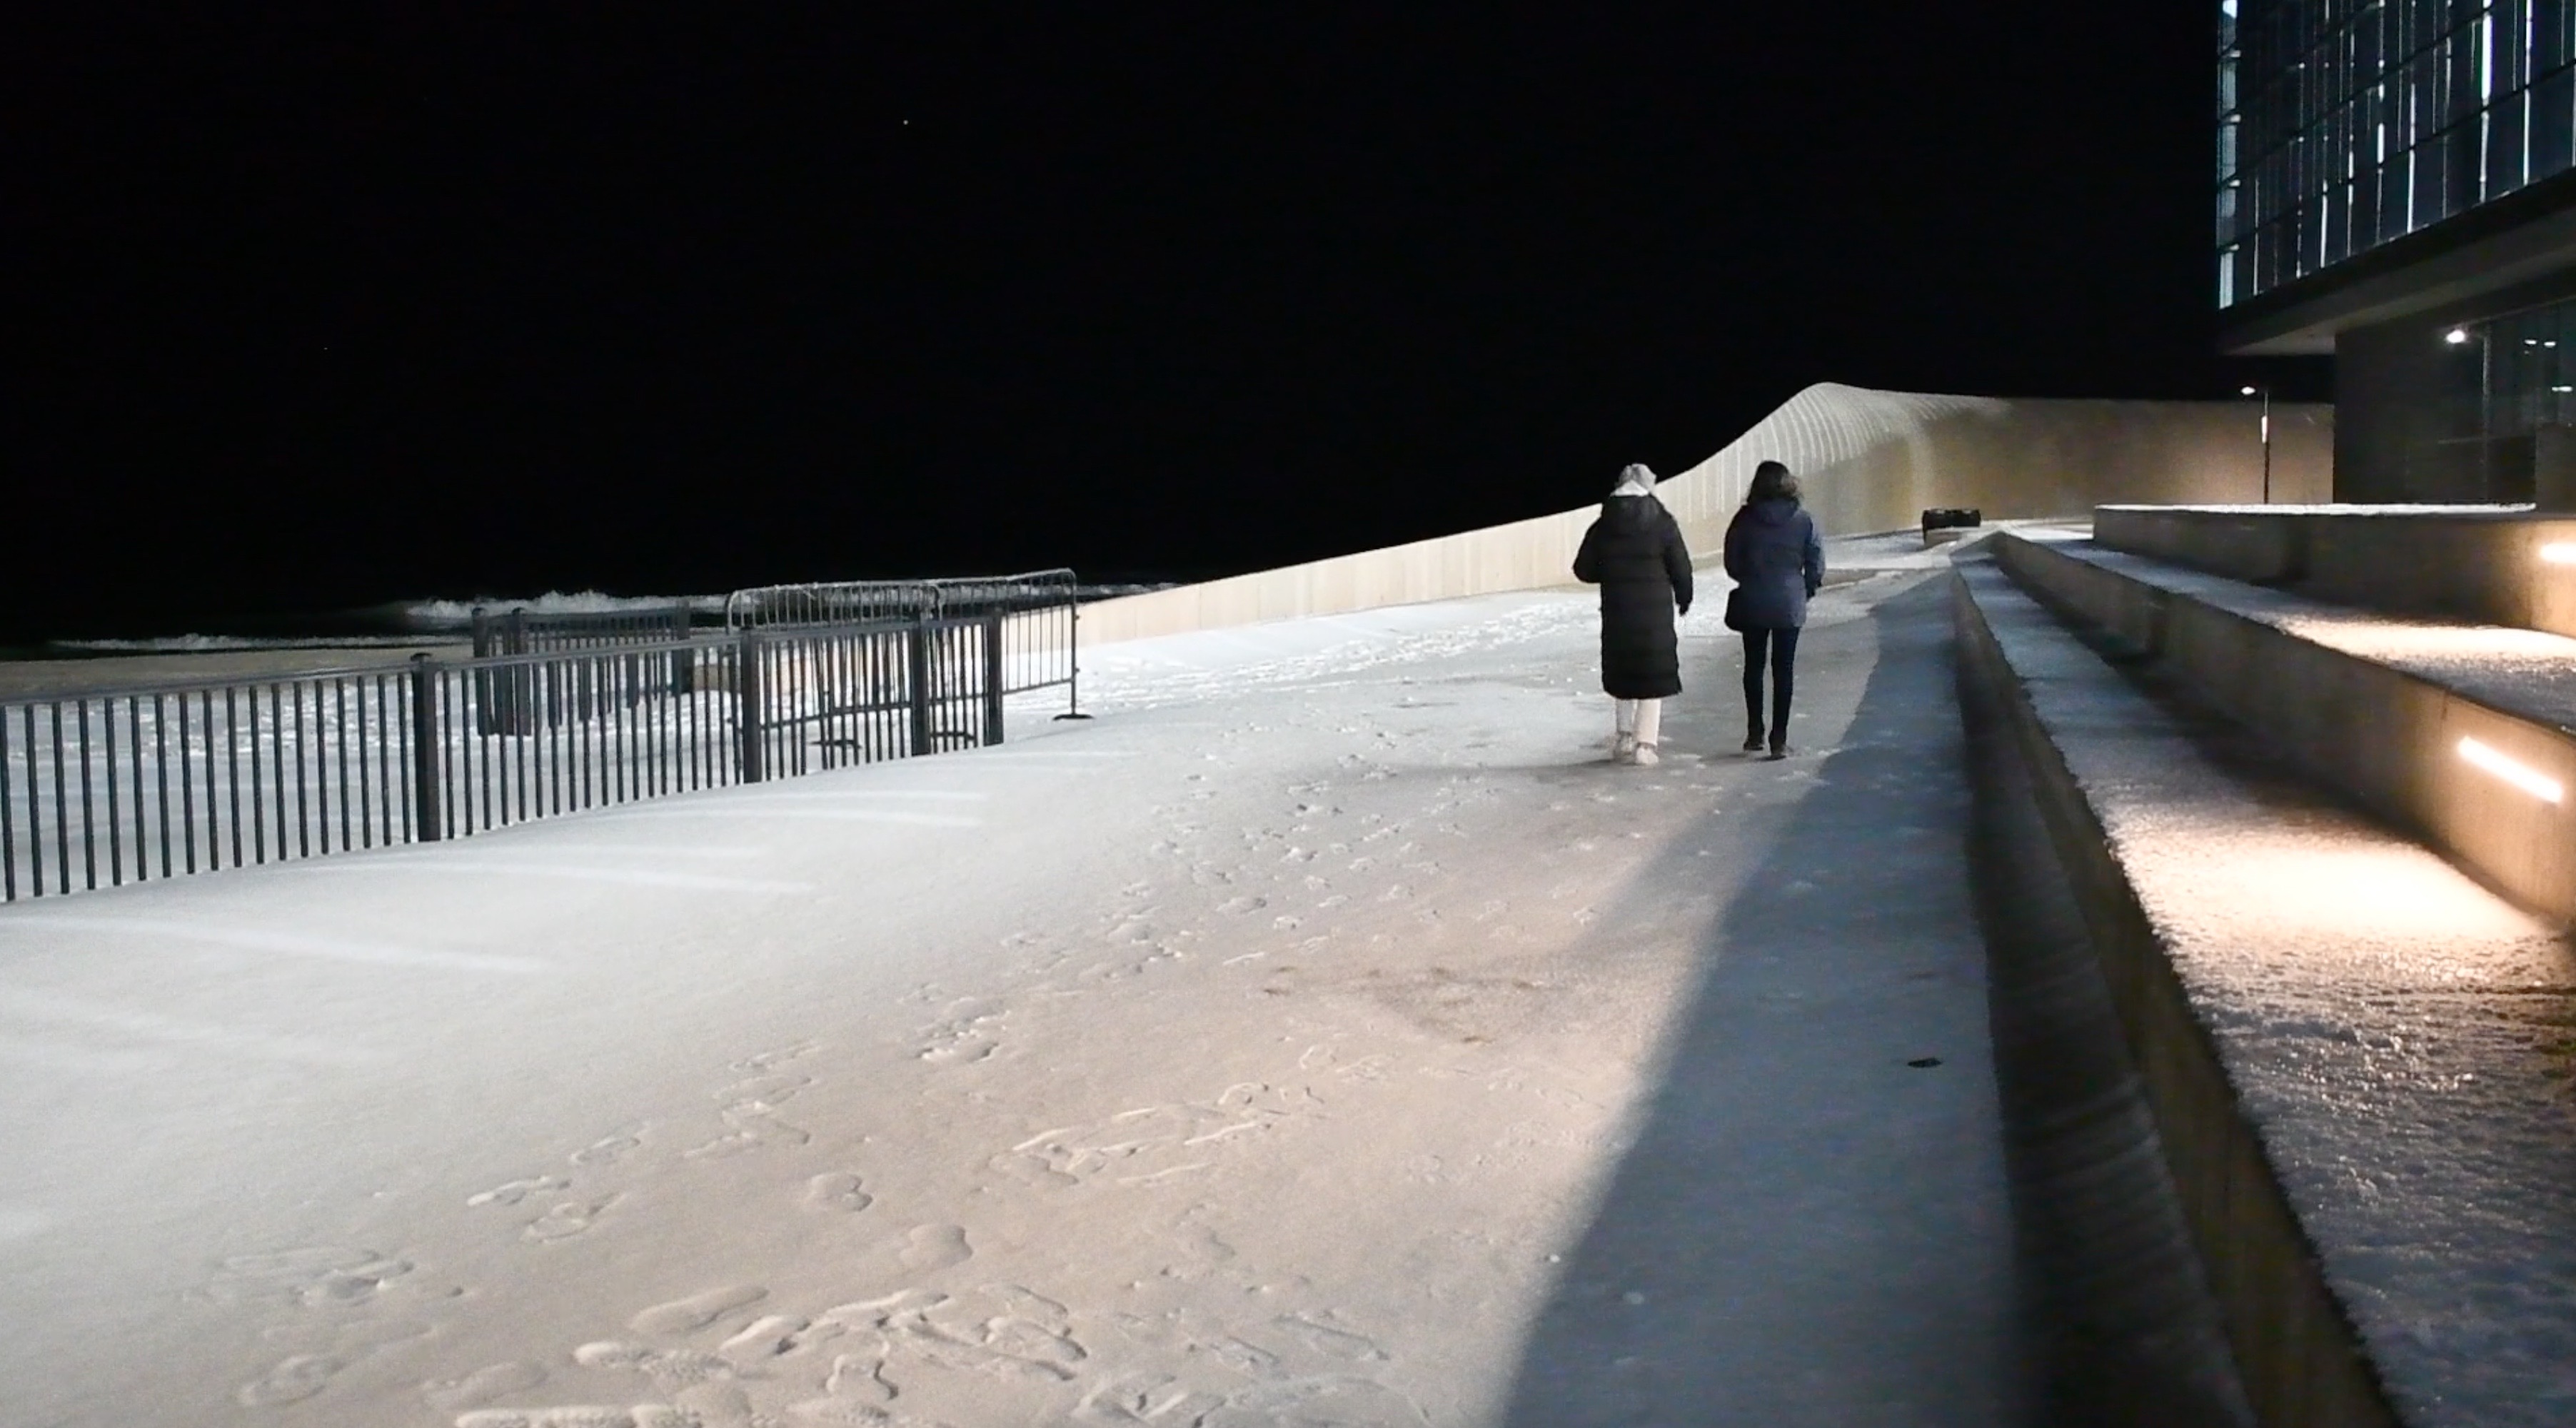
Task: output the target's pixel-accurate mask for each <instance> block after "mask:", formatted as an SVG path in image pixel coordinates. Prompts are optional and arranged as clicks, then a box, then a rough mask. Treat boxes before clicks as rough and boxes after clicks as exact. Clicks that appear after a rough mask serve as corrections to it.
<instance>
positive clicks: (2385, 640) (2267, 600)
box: [1992, 533, 2576, 922]
mask: <svg viewBox="0 0 2576 1428" xmlns="http://www.w3.org/2000/svg"><path fill="white" fill-rule="evenodd" d="M1992 548H1993V549H1994V551H1995V553H1996V558H1997V559H1999V560H2000V561H2002V562H2003V564H2004V567H2005V568H2006V569H2007V570H2009V571H2011V572H2012V574H2013V575H2014V576H2015V578H2017V579H2019V580H2021V581H2022V582H2023V583H2024V584H2025V585H2027V586H2029V587H2030V588H2031V589H2033V590H2035V591H2037V592H2038V593H2039V594H2040V595H2041V596H2042V597H2043V598H2045V599H2047V600H2049V601H2051V602H2052V603H2054V604H2056V605H2058V606H2060V607H2062V608H2064V609H2067V610H2069V611H2072V612H2074V613H2076V614H2078V615H2079V616H2081V617H2082V618H2083V619H2085V620H2087V621H2089V622H2091V623H2093V624H2095V625H2099V626H2102V627H2104V628H2105V629H2108V630H2110V631H2111V632H2113V633H2115V634H2116V635H2118V636H2119V637H2120V638H2122V639H2123V640H2124V641H2125V642H2127V644H2128V645H2129V646H2130V647H2131V648H2132V649H2133V650H2134V651H2135V652H2137V653H2139V654H2141V655H2144V656H2146V657H2149V658H2152V659H2155V660H2157V661H2158V662H2159V663H2160V664H2161V665H2162V666H2163V667H2164V668H2166V669H2167V670H2169V671H2170V672H2171V673H2172V674H2173V675H2174V677H2176V678H2177V679H2179V680H2181V681H2183V682H2184V683H2186V684H2188V685H2190V686H2191V687H2192V688H2193V689H2194V690H2196V691H2198V693H2199V694H2200V696H2201V697H2202V698H2204V699H2206V700H2207V701H2208V702H2209V703H2210V704H2211V705H2212V706H2213V707H2215V708H2217V709H2218V710H2220V711H2221V712H2223V713H2225V714H2226V715H2227V716H2228V717H2230V718H2232V719H2235V720H2237V721H2238V722H2240V723H2243V724H2245V725H2247V726H2249V727H2251V728H2254V729H2258V730H2261V731H2262V732H2263V733H2264V734H2265V735H2266V736H2267V737H2269V738H2270V739H2272V740H2273V741H2274V742H2275V743H2277V744H2278V745H2279V747H2280V748H2281V749H2282V750H2283V751H2284V752H2285V753H2286V754H2288V755H2289V757H2290V758H2292V759H2293V760H2295V761H2296V762H2297V764H2298V765H2299V766H2300V767H2301V768H2302V769H2304V770H2305V771H2306V772H2307V773H2308V774H2309V775H2310V776H2311V777H2314V778H2317V779H2319V780H2321V781H2323V782H2325V783H2327V784H2329V785H2331V786H2333V787H2336V788H2340V789H2342V790H2344V791H2345V792H2347V793H2349V794H2351V795H2352V796H2353V797H2355V798H2357V799H2359V800H2360V801H2361V802H2363V803H2364V804H2366V805H2368V806H2369V807H2370V808H2371V809H2372V810H2373V811H2375V812H2377V813H2378V814H2379V815H2380V816H2382V817H2384V818H2386V819H2388V820H2390V821H2391V822H2393V823H2396V824H2397V825H2399V826H2400V827H2403V828H2405V829H2407V830H2409V831H2411V832H2413V833H2415V834H2416V835H2417V836H2419V837H2422V838H2424V839H2426V840H2427V841H2429V842H2431V843H2432V844H2434V845H2435V846H2436V847H2438V848H2440V849H2442V850H2443V851H2444V852H2446V853H2448V854H2449V855H2450V856H2451V857H2453V858H2454V859H2455V860H2457V861H2458V862H2460V863H2461V864H2462V865H2463V866H2465V867H2467V868H2469V869H2470V870H2472V871H2473V872H2474V873H2476V874H2477V875H2478V876H2479V877H2481V878H2484V879H2486V880H2487V881H2488V882H2490V883H2491V884H2493V885H2494V886H2496V887H2499V888H2501V889H2503V890H2504V891H2505V892H2506V893H2508V894H2509V895H2511V896H2513V897H2515V898H2517V899H2519V900H2521V901H2522V902H2523V903H2524V904H2525V905H2526V906H2528V907H2531V908H2534V909H2537V910H2539V911H2540V912H2541V913H2543V914H2544V915H2546V916H2549V917H2552V918H2555V919H2558V920H2559V921H2561V922H2570V921H2576V732H2571V730H2576V640H2570V639H2567V638H2565V637H2562V636H2558V635H2550V634H2541V633H2538V632H2534V631H2528V630H2509V629H2498V628H2494V627H2481V626H2461V625H2442V624H2430V623H2423V622H2412V621H2403V620H2392V619H2388V618H2385V617H2380V616H2374V615H2371V614H2368V613H2366V612H2359V611H2354V610H2351V609H2347V608H2343V607H2340V606H2334V605H2329V604H2325V603H2323V602H2320V601H2316V600H2311V599H2307V598H2305V597H2303V596H2299V595H2292V594H2288V593H2285V592H2281V591H2276V590H2265V589H2259V588H2256V587H2253V586H2249V585H2245V584H2242V583H2240V582H2236V581H2231V580H2226V579H2221V578H2217V577H2213V576H2209V575H2204V574H2200V573H2198V572H2195V571H2190V570H2182V569H2177V568H2174V567H2172V566H2168V565H2163V564H2161V563H2159V562H2156V561H2152V560H2146V559H2142V558H2140V557H2137V556H2133V555H2127V554H2123V553H2120V552H2117V551H2111V550H2105V549H2103V548H2102V547H2100V546H2099V545H2098V544H2095V543H2093V542H2089V541H2082V540H2071V539H2051V538H2049V537H2047V536H2046V535H2044V534H2040V535H2038V536H2037V538H2034V537H2033V536H2032V535H2027V534H2018V533H2014V534H2007V535H2005V536H2004V537H2002V538H2001V539H2000V540H1998V541H1996V542H1995V543H1994V545H1993V547H1992ZM2463 739H2474V740H2476V741H2477V742H2478V743H2479V744H2482V745H2484V746H2485V747H2486V748H2488V749H2492V750H2495V751H2497V752H2499V753H2501V754H2503V755H2505V756H2506V757H2508V758H2510V759H2512V760H2514V761H2515V762H2516V763H2518V764H2521V765H2522V766H2524V767H2526V768H2528V769H2530V770H2532V771H2533V772H2535V773H2537V774H2540V775H2541V776H2543V777H2546V778H2548V779H2551V780H2554V781H2556V782H2557V783H2558V784H2559V786H2560V787H2561V788H2562V789H2564V790H2567V791H2569V793H2568V796H2564V797H2562V798H2561V799H2560V800H2559V801H2557V802H2554V803H2553V802H2548V801H2545V800H2543V799H2541V798H2538V797H2534V796H2533V795H2531V794H2529V793H2526V792H2524V791H2522V790H2520V789H2518V788H2515V787H2513V786H2511V785H2509V784H2507V783H2505V782H2503V781H2502V780H2500V779H2498V778H2497V777H2496V776H2495V775H2494V774H2492V773H2490V772H2487V771H2485V770H2482V769H2480V768H2478V767H2475V766H2473V765H2471V764H2470V763H2469V762H2468V761H2467V760H2466V759H2465V758H2463V757H2462V755H2461V753H2460V748H2461V741H2462V740H2463Z"/></svg>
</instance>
